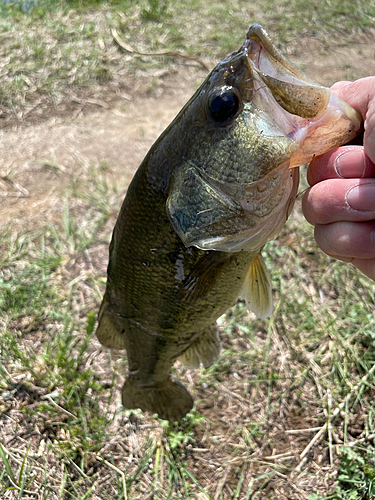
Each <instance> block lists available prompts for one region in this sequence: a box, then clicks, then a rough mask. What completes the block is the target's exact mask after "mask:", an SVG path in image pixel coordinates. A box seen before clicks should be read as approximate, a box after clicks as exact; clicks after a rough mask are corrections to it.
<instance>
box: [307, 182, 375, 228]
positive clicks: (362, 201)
mask: <svg viewBox="0 0 375 500" xmlns="http://www.w3.org/2000/svg"><path fill="white" fill-rule="evenodd" d="M302 209H303V213H304V215H305V217H306V219H307V220H308V221H309V222H310V224H313V225H316V224H331V223H332V222H339V221H351V222H362V221H369V220H373V219H375V179H329V180H326V181H322V182H319V183H318V184H315V186H313V187H311V188H310V189H308V190H307V191H306V193H305V194H304V196H303V198H302Z"/></svg>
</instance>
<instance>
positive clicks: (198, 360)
mask: <svg viewBox="0 0 375 500" xmlns="http://www.w3.org/2000/svg"><path fill="white" fill-rule="evenodd" d="M220 351H221V342H220V338H219V334H218V329H217V327H216V326H215V325H212V326H211V328H210V329H209V330H208V331H207V332H205V333H204V334H203V335H201V336H200V337H199V339H198V340H197V341H196V342H194V344H193V345H192V346H191V347H189V349H187V350H186V351H185V352H184V353H183V354H182V355H181V356H180V361H181V362H182V363H183V364H184V365H185V366H187V367H188V368H199V367H200V365H203V366H204V367H205V368H208V367H209V366H211V365H212V364H213V363H214V362H215V361H216V360H217V359H218V358H219V355H220Z"/></svg>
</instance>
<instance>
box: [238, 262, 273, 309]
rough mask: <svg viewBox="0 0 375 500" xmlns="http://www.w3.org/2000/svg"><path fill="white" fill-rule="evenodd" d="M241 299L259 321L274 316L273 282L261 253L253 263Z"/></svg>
mask: <svg viewBox="0 0 375 500" xmlns="http://www.w3.org/2000/svg"><path fill="white" fill-rule="evenodd" d="M241 298H243V299H245V301H246V306H247V308H248V309H249V311H252V312H253V313H254V314H255V315H256V316H257V317H258V318H259V319H266V318H268V316H270V315H271V314H272V309H273V304H272V282H271V278H270V275H269V273H268V271H267V267H266V264H265V262H264V260H263V257H262V255H261V254H260V253H259V254H258V255H257V256H256V257H255V259H254V260H253V261H252V262H251V264H250V266H249V269H248V271H247V274H246V278H245V281H244V284H243V288H242V293H241Z"/></svg>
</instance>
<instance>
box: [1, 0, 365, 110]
mask: <svg viewBox="0 0 375 500" xmlns="http://www.w3.org/2000/svg"><path fill="white" fill-rule="evenodd" d="M22 5H23V2H12V3H10V5H8V6H7V5H3V6H2V7H1V8H0V38H1V42H2V43H1V49H0V57H1V58H2V61H3V66H2V68H3V70H2V71H1V73H0V75H1V79H2V85H1V91H0V105H1V106H3V108H4V109H3V112H5V113H7V114H9V115H10V116H16V117H18V119H22V117H23V114H24V113H25V112H26V113H27V114H29V113H30V112H33V110H34V107H35V106H38V107H40V106H41V105H45V106H47V104H48V103H49V104H50V105H54V106H56V105H58V103H59V102H60V101H61V99H63V98H64V97H65V98H66V97H67V96H69V97H74V95H75V94H77V93H78V94H80V93H82V92H83V93H84V95H87V94H88V93H91V94H92V93H93V91H95V90H96V89H97V88H98V87H97V86H98V85H102V84H103V83H104V84H106V88H105V89H102V93H104V95H105V94H108V95H113V94H114V91H115V90H116V88H117V86H119V88H120V89H124V90H128V91H129V90H130V89H131V88H132V86H134V84H135V79H136V78H137V76H138V75H140V74H141V73H142V72H144V71H148V72H156V71H158V70H160V69H161V68H165V67H171V66H172V65H173V63H174V61H175V60H174V59H173V58H171V57H168V56H162V57H147V56H137V55H134V54H133V55H132V56H129V54H127V53H126V52H124V51H123V50H122V49H120V48H119V47H118V46H117V45H116V44H115V43H114V41H113V39H112V35H111V29H113V28H115V29H116V30H117V31H118V33H119V34H120V35H121V37H122V38H123V40H124V41H125V42H126V43H128V44H129V45H130V46H132V47H133V48H135V49H137V50H140V51H143V52H155V51H158V50H177V51H180V52H182V53H185V54H188V55H194V56H198V57H200V58H201V59H203V60H204V61H205V62H206V63H208V64H209V65H213V64H214V63H216V62H217V61H218V60H219V59H221V58H222V57H223V56H224V55H226V54H227V53H229V52H232V51H233V50H234V49H236V48H237V47H239V46H240V44H241V43H242V42H243V39H244V37H245V33H246V31H247V29H248V28H249V26H250V25H251V24H252V23H254V22H257V23H260V24H263V25H264V26H265V27H266V29H267V30H268V32H269V33H270V35H271V36H272V38H273V39H274V41H275V42H276V43H277V44H279V45H282V46H283V47H284V48H285V47H287V48H288V50H289V51H290V50H292V51H293V50H296V48H297V47H298V40H299V39H300V38H301V37H309V36H310V37H314V39H317V40H320V41H321V42H322V43H323V44H325V46H326V47H327V50H330V48H331V46H332V44H334V45H337V44H343V45H346V44H347V43H348V41H349V40H351V39H353V37H355V36H357V35H358V33H359V32H363V31H364V32H365V31H366V30H368V29H370V28H371V26H372V25H373V20H374V17H375V5H374V3H373V2H368V1H367V0H358V1H357V2H355V3H353V2H352V1H351V0H335V1H334V2H328V1H325V0H316V1H314V2H309V3H307V4H305V3H304V2H302V3H301V1H300V0H293V1H292V2H289V1H285V2H275V1H273V0H257V1H256V2H253V3H252V5H251V9H250V8H249V4H248V2H247V1H245V0H232V1H231V2H226V1H225V2H224V1H216V2H206V1H203V0H189V1H187V2H171V1H170V0H143V1H142V2H140V3H139V2H135V1H133V0H123V1H121V2H120V1H112V2H100V1H99V0H98V1H93V0H91V1H83V0H77V1H72V2H68V1H63V0H61V1H60V2H51V1H49V0H39V2H38V3H37V4H36V6H35V7H34V8H32V9H30V10H28V11H27V12H24V11H23V9H22ZM296 12H298V13H299V14H298V15H296ZM203 18H204V19H205V23H202V22H201V20H202V19H203ZM21 30H22V37H19V36H17V33H18V32H19V31H21ZM113 83H115V84H116V86H115V87H113Z"/></svg>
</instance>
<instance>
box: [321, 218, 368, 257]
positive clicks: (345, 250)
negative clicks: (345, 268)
mask: <svg viewBox="0 0 375 500" xmlns="http://www.w3.org/2000/svg"><path fill="white" fill-rule="evenodd" d="M315 239H316V242H317V243H318V245H319V246H320V248H321V249H322V250H323V252H325V253H326V254H328V255H331V256H332V257H338V258H341V259H343V258H349V259H353V258H355V259H375V221H371V222H355V223H354V222H334V223H333V224H327V225H320V224H318V225H317V226H315Z"/></svg>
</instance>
